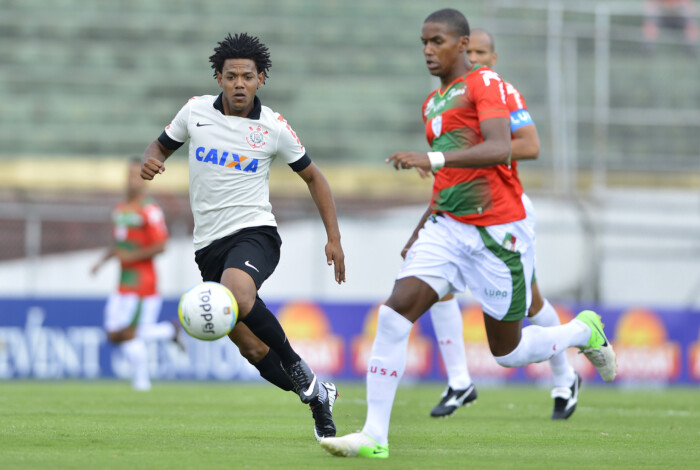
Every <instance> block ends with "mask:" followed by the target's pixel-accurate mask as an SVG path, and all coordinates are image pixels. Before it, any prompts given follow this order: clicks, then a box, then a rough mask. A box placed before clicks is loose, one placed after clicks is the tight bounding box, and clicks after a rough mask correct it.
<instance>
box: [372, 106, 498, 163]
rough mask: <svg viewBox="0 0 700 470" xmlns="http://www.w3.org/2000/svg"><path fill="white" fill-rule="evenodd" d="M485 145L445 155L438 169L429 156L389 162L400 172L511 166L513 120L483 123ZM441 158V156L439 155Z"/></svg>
mask: <svg viewBox="0 0 700 470" xmlns="http://www.w3.org/2000/svg"><path fill="white" fill-rule="evenodd" d="M480 127H481V135H483V136H484V140H483V142H480V143H478V144H476V145H474V146H472V147H469V148H466V149H461V150H451V151H449V152H443V153H442V157H443V158H444V162H443V163H442V164H440V166H439V167H435V165H434V163H433V162H431V160H430V158H429V157H428V154H427V153H420V152H398V153H395V154H393V155H392V156H390V157H389V158H387V159H386V161H387V163H391V164H393V165H394V168H396V169H397V170H401V169H403V170H408V169H409V168H418V169H419V170H423V171H430V170H433V171H438V170H439V169H440V168H442V167H443V166H445V167H449V168H482V167H486V166H492V165H502V164H504V163H508V158H509V155H510V119H508V118H493V119H486V120H484V121H481V125H480ZM435 153H436V154H437V155H439V154H440V152H435Z"/></svg>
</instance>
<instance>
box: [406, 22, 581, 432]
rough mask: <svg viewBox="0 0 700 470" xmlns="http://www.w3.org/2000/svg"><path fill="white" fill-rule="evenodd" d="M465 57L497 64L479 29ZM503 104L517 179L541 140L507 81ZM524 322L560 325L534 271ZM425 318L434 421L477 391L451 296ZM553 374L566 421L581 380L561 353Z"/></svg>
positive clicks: (527, 204) (528, 204) (555, 415)
mask: <svg viewBox="0 0 700 470" xmlns="http://www.w3.org/2000/svg"><path fill="white" fill-rule="evenodd" d="M467 58H468V60H469V62H471V63H472V64H477V65H483V66H485V67H488V68H490V69H492V68H493V67H494V65H496V61H497V60H498V54H497V53H496V46H495V42H494V39H493V36H492V35H491V34H490V33H489V32H488V31H485V30H483V29H479V28H474V29H472V31H471V35H470V36H469V46H468V48H467ZM505 87H506V105H507V106H508V111H509V112H510V133H511V142H510V148H511V150H510V157H511V160H512V161H511V170H512V172H513V174H514V175H515V177H516V178H517V166H518V163H517V161H518V160H534V159H536V158H537V157H538V156H539V151H540V140H539V137H538V135H537V128H536V127H535V123H534V121H533V120H532V117H531V116H530V113H529V112H528V111H527V105H526V103H525V99H524V98H523V97H522V96H521V95H520V93H519V92H518V90H517V89H516V88H515V87H514V86H513V85H511V84H510V83H508V82H506V83H505ZM522 202H523V207H524V208H525V212H526V214H527V217H526V219H525V220H527V221H531V222H532V224H533V227H532V230H533V231H534V229H535V228H534V224H535V220H536V219H535V211H534V206H533V204H532V201H531V200H530V198H529V197H528V196H527V195H526V194H525V193H524V192H523V193H522ZM416 238H418V233H417V231H416V232H414V233H413V236H412V237H411V238H410V239H409V241H408V243H407V244H406V247H405V248H404V249H403V252H402V254H403V255H404V256H405V253H407V252H408V250H409V248H410V246H411V245H412V244H413V242H414V241H415V240H416ZM527 316H528V319H529V320H530V322H531V323H533V324H535V325H539V326H557V325H560V324H561V322H560V320H559V315H557V312H556V310H554V307H552V304H550V303H549V301H548V300H546V299H543V298H542V295H541V294H540V290H539V288H538V286H537V280H536V279H535V275H534V270H533V276H532V303H531V304H530V308H529V310H528V314H527ZM430 318H431V320H432V322H433V327H434V329H435V334H436V336H437V339H438V344H439V346H440V353H441V354H442V358H443V361H444V362H445V369H446V370H447V379H448V384H447V388H446V389H445V392H444V393H443V395H442V399H441V400H440V403H438V404H437V406H435V408H433V410H432V411H431V412H430V415H431V416H433V417H443V416H449V415H451V414H452V413H454V412H455V411H456V410H457V409H458V408H459V407H460V406H464V405H467V404H469V403H470V402H472V401H474V400H475V399H476V396H477V394H476V389H475V388H474V384H473V382H472V381H471V377H470V375H469V369H468V368H467V360H466V355H465V352H464V337H463V335H462V314H461V311H460V309H459V304H458V303H457V300H456V299H455V298H454V296H453V295H451V294H448V295H447V296H446V297H445V298H444V299H441V300H440V302H437V303H435V305H433V306H432V307H431V308H430ZM549 363H550V365H551V367H552V374H553V376H554V388H553V389H552V393H551V396H552V398H553V399H554V409H553V411H552V419H567V418H568V417H569V416H571V414H572V413H573V412H574V410H575V409H576V403H577V402H578V389H579V385H580V382H581V379H580V377H579V375H578V374H577V373H576V371H574V369H573V367H571V365H570V364H569V360H568V359H567V357H566V354H557V355H555V356H552V357H551V358H550V359H549Z"/></svg>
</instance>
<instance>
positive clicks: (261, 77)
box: [258, 72, 265, 89]
mask: <svg viewBox="0 0 700 470" xmlns="http://www.w3.org/2000/svg"><path fill="white" fill-rule="evenodd" d="M264 84H265V72H260V73H259V74H258V89H260V88H262V87H263V85H264Z"/></svg>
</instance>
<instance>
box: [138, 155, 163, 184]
mask: <svg viewBox="0 0 700 470" xmlns="http://www.w3.org/2000/svg"><path fill="white" fill-rule="evenodd" d="M164 171H165V165H164V164H163V162H161V161H160V160H158V159H157V158H154V157H149V158H148V160H146V163H144V164H143V165H141V178H143V179H145V180H152V179H153V178H154V177H155V176H156V175H159V174H161V173H163V172H164Z"/></svg>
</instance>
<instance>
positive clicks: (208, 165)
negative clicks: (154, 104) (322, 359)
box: [141, 33, 345, 440]
mask: <svg viewBox="0 0 700 470" xmlns="http://www.w3.org/2000/svg"><path fill="white" fill-rule="evenodd" d="M209 60H210V62H211V66H212V68H213V69H214V77H216V80H217V82H218V84H219V87H220V88H221V89H222V90H223V92H222V93H221V94H219V95H218V96H217V95H205V96H196V97H193V98H191V99H190V100H189V102H188V103H187V104H185V106H184V107H183V108H182V109H181V110H180V112H179V113H178V114H177V115H176V116H175V118H174V119H173V120H172V122H171V123H170V125H168V126H167V127H166V128H165V130H164V131H163V133H162V134H161V135H160V137H158V139H156V140H155V141H154V142H153V143H151V144H150V145H149V146H148V148H146V151H145V152H144V155H143V167H142V170H141V176H142V177H143V178H144V179H148V180H151V179H153V177H154V176H155V175H158V174H160V173H163V171H165V167H164V166H163V162H165V160H166V159H167V158H168V157H169V156H170V155H172V154H173V152H174V151H175V150H177V149H178V148H180V147H181V146H182V145H183V144H184V143H185V141H187V140H188V139H189V140H190V144H189V169H190V185H189V189H190V204H191V207H192V212H193V214H194V223H195V227H194V246H195V250H196V251H195V261H196V262H197V265H198V266H199V269H200V272H201V273H202V278H203V279H204V280H205V281H216V282H220V283H222V284H223V285H225V286H226V287H228V288H229V289H230V290H231V292H232V293H233V295H234V297H235V298H236V300H237V301H238V306H239V321H238V323H237V324H236V326H235V327H234V329H233V330H232V331H231V333H230V334H229V338H230V339H231V341H233V342H234V343H235V344H236V346H238V349H239V350H240V351H241V354H242V355H243V356H244V357H245V358H246V359H247V360H248V361H249V362H250V363H251V364H253V365H254V366H255V367H256V368H257V369H258V370H259V371H260V375H261V376H262V377H263V378H265V379H266V380H268V381H269V382H271V383H272V384H274V385H276V386H278V387H279V388H281V389H283V390H294V391H295V392H296V393H298V395H299V398H300V399H301V401H302V402H303V403H307V404H309V406H310V408H311V411H312V414H313V417H314V420H315V425H314V435H315V437H316V439H319V440H320V439H321V438H323V437H328V436H335V432H336V430H335V423H334V422H333V416H332V411H333V403H334V402H335V399H336V397H337V395H338V392H337V389H336V387H335V385H334V384H332V383H330V382H321V381H320V380H318V379H317V377H316V375H315V374H314V373H313V371H312V370H311V368H310V367H309V366H308V364H307V363H306V362H305V361H304V360H303V359H302V358H301V357H299V355H298V354H297V353H296V352H295V351H294V350H293V349H292V347H291V345H290V344H289V341H287V336H286V334H285V332H284V330H283V329H282V326H281V325H280V323H279V321H278V320H277V318H276V317H275V316H274V314H273V313H272V312H270V310H268V308H267V307H266V306H265V303H264V302H263V301H262V300H261V299H260V297H259V296H258V290H259V289H260V287H261V285H262V284H263V282H264V281H265V280H266V279H267V278H268V277H269V276H270V275H271V274H272V273H273V271H274V270H275V268H276V267H277V263H278V262H279V258H280V245H281V244H282V241H281V240H280V237H279V234H278V233H277V223H276V221H275V217H274V215H273V214H272V210H271V209H272V208H271V206H270V202H269V190H270V188H269V174H270V165H271V164H272V161H273V160H274V159H275V158H276V157H280V158H281V159H282V160H283V161H284V162H285V163H287V164H288V165H289V167H290V168H291V169H292V170H293V171H294V172H296V173H297V174H298V175H299V176H300V177H301V179H302V180H304V182H305V183H306V184H307V186H308V189H309V192H310V194H311V197H312V198H313V200H314V202H315V203H316V206H317V208H318V211H319V214H320V216H321V219H322V220H323V224H324V226H325V228H326V234H327V236H328V242H327V244H326V246H325V253H326V259H327V262H328V265H329V266H330V265H334V266H335V269H334V271H335V280H336V282H338V284H340V283H342V282H344V281H345V255H344V254H343V249H342V246H341V244H340V230H339V229H338V220H337V216H336V211H335V202H334V201H333V196H332V194H331V190H330V187H329V186H328V182H327V181H326V178H325V177H324V176H323V174H322V173H321V171H320V170H319V169H318V167H317V166H316V165H315V164H314V163H313V162H312V161H311V159H310V158H309V156H308V155H307V154H306V151H305V149H304V146H303V145H301V142H300V141H299V138H298V137H297V135H296V134H295V133H294V131H293V130H292V128H291V127H290V126H289V124H287V121H285V119H284V118H283V117H282V116H281V115H279V114H278V113H276V112H274V111H272V110H271V109H270V108H267V107H265V106H262V104H261V102H260V99H259V98H258V97H257V96H256V93H257V91H258V89H259V88H261V87H262V86H263V85H264V84H265V80H266V78H267V76H268V69H269V68H270V66H271V61H270V53H269V51H268V49H267V47H266V46H265V45H264V44H262V43H261V42H260V41H259V40H258V38H256V37H253V36H249V35H248V34H245V33H242V34H236V35H235V36H233V37H232V36H231V35H230V34H229V35H228V37H226V38H225V39H224V40H223V41H221V42H219V45H218V47H216V48H215V49H214V55H212V56H211V57H210V58H209ZM261 340H262V341H261Z"/></svg>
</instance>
